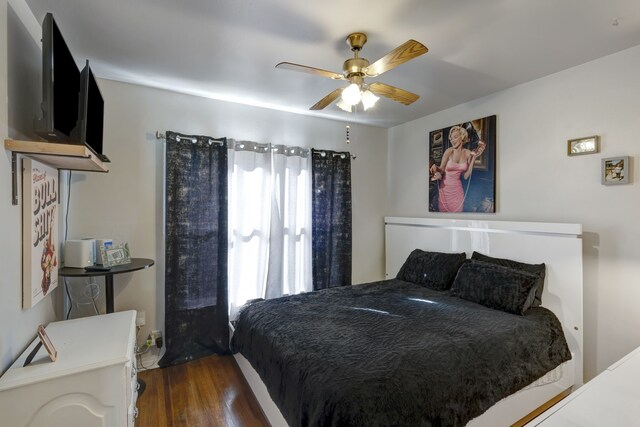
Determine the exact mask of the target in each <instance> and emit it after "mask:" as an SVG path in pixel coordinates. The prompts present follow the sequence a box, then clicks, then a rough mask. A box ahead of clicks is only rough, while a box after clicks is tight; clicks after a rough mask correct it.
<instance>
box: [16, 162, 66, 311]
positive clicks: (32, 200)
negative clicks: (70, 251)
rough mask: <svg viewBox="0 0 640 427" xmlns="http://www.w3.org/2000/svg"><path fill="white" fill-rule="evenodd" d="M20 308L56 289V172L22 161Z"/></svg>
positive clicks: (57, 255)
mask: <svg viewBox="0 0 640 427" xmlns="http://www.w3.org/2000/svg"><path fill="white" fill-rule="evenodd" d="M22 167H23V175H22V201H23V205H22V308H31V307H33V306H34V305H36V304H37V303H38V302H39V301H41V300H42V299H43V298H44V297H46V296H47V295H49V293H51V291H53V290H54V289H55V288H56V287H57V286H58V265H59V264H60V256H59V253H58V207H59V206H58V197H59V195H58V170H57V169H55V168H51V167H49V166H46V165H43V164H42V163H39V162H37V161H35V160H32V159H27V158H24V159H23V160H22Z"/></svg>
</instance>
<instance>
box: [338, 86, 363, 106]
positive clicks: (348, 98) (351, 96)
mask: <svg viewBox="0 0 640 427" xmlns="http://www.w3.org/2000/svg"><path fill="white" fill-rule="evenodd" d="M361 99H362V94H361V93H360V86H358V85H357V84H355V83H351V84H350V85H349V86H347V87H346V88H344V90H343V91H342V100H343V101H344V102H345V103H346V104H347V105H356V104H357V103H358V102H360V100H361Z"/></svg>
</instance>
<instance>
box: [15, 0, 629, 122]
mask: <svg viewBox="0 0 640 427" xmlns="http://www.w3.org/2000/svg"><path fill="white" fill-rule="evenodd" d="M26 1H27V3H28V5H29V7H30V8H31V10H32V11H33V13H34V15H35V16H36V18H37V19H38V20H39V21H40V22H42V19H43V18H44V15H45V13H46V12H48V11H50V12H53V15H54V17H55V19H56V21H57V23H58V25H59V27H60V29H61V31H62V33H63V35H64V37H65V39H66V41H67V44H68V45H69V47H70V49H71V50H72V52H73V54H74V56H75V57H76V61H77V62H78V64H79V65H80V64H83V63H84V59H85V58H88V59H89V60H90V63H91V65H92V68H93V70H94V72H95V74H96V75H97V76H98V77H102V78H106V79H113V80H119V81H124V82H131V83H136V84H142V85H148V86H153V87H159V88H166V89H169V90H174V91H178V92H184V93H190V94H197V95H202V96H206V97H211V98H216V99H223V100H231V101H235V102H241V103H247V104H253V105H259V106H265V107H268V108H276V109H282V110H286V111H294V112H298V113H302V114H313V115H317V116H322V117H327V118H332V119H337V120H344V121H351V122H357V123H366V124H371V125H375V126H382V127H391V126H395V125H398V124H401V123H404V122H407V121H410V120H413V119H416V118H418V117H422V116H425V115H427V114H431V113H434V112H437V111H441V110H443V109H446V108H449V107H452V106H454V105H457V104H460V103H464V102H467V101H470V100H473V99H476V98H479V97H482V96H485V95H488V94H491V93H494V92H496V91H499V90H502V89H505V88H508V87H511V86H514V85H517V84H520V83H523V82H527V81H530V80H533V79H536V78H539V77H542V76H545V75H549V74H552V73H555V72H558V71H561V70H564V69H567V68H569V67H573V66H576V65H579V64H582V63H585V62H588V61H591V60H593V59H596V58H599V57H602V56H605V55H608V54H611V53H614V52H618V51H620V50H623V49H626V48H629V47H632V46H636V45H639V44H640V1H639V0H368V1H363V0H352V1H349V2H347V1H340V0H322V1H316V0H307V1H300V0H182V1H176V0H135V1H131V0H107V1H104V0H103V1H100V0H56V1H51V0H26ZM614 20H617V23H618V25H613V24H614ZM355 31H362V32H365V33H366V34H367V36H368V39H369V40H368V42H367V44H366V45H365V47H364V49H363V50H362V53H361V56H362V57H365V58H367V59H369V60H370V61H371V62H373V61H375V60H376V59H378V58H380V57H382V56H383V55H385V54H386V53H388V52H389V51H391V50H392V49H393V48H395V47H396V46H398V45H400V44H402V43H403V42H405V41H407V40H408V39H415V40H418V41H420V42H422V43H423V44H424V45H426V46H427V47H428V48H429V52H428V53H427V54H425V55H422V56H420V57H418V58H416V59H414V60H412V61H409V62H407V63H405V64H403V65H401V66H399V67H398V68H395V69H393V70H390V71H388V72H387V73H384V74H383V75H381V76H379V77H376V78H374V79H368V82H373V81H380V82H383V83H387V84H390V85H393V86H397V87H400V88H402V89H405V90H408V91H410V92H414V93H416V94H418V95H420V96H421V97H420V99H419V100H418V101H416V102H415V103H414V104H412V105H410V106H404V105H402V104H397V103H395V102H393V101H391V100H388V99H384V98H383V99H381V100H380V101H379V102H378V104H377V105H376V106H375V108H374V109H372V110H369V111H367V112H357V113H351V114H350V113H346V112H343V111H342V110H340V109H338V108H337V107H336V106H335V105H331V106H329V107H327V108H326V109H325V110H323V111H321V112H314V113H312V112H310V111H309V110H308V108H309V107H310V106H311V105H313V104H315V103H316V102H317V101H319V100H320V99H321V98H323V97H324V96H325V95H326V94H328V93H329V92H331V91H332V90H334V89H336V88H338V87H341V85H344V84H345V83H344V82H340V81H334V80H331V79H327V78H323V77H318V76H314V75H309V74H304V73H299V72H293V71H288V70H280V69H276V68H274V67H275V65H276V64H277V63H279V62H281V61H289V62H294V63H298V64H303V65H308V66H312V67H318V68H322V69H326V70H330V71H336V72H342V63H343V61H344V60H345V59H347V58H349V57H351V55H352V54H351V51H350V50H349V47H348V46H347V44H346V43H345V38H346V36H347V35H348V34H349V33H351V32H355Z"/></svg>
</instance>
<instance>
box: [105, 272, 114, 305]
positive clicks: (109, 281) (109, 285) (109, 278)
mask: <svg viewBox="0 0 640 427" xmlns="http://www.w3.org/2000/svg"><path fill="white" fill-rule="evenodd" d="M104 289H105V292H106V300H107V301H106V302H107V313H113V274H107V275H105V276H104Z"/></svg>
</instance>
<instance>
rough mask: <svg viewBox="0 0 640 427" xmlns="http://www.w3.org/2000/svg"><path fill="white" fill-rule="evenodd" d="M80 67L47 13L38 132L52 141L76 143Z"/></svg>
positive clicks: (43, 27) (44, 29)
mask: <svg viewBox="0 0 640 427" xmlns="http://www.w3.org/2000/svg"><path fill="white" fill-rule="evenodd" d="M79 94H80V70H79V69H78V66H77V65H76V62H75V60H74V59H73V56H72V55H71V52H70V51H69V48H68V47H67V43H66V42H65V41H64V38H63V37H62V33H61V32H60V29H59V28H58V25H57V24H56V21H55V20H54V19H53V15H52V14H51V13H47V14H46V16H45V17H44V21H43V22H42V104H41V109H42V117H41V118H36V122H35V131H36V133H37V134H38V135H39V136H41V137H42V138H44V139H46V140H48V141H52V142H72V141H71V132H72V131H73V129H74V128H75V127H76V122H77V120H78V98H79Z"/></svg>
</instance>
